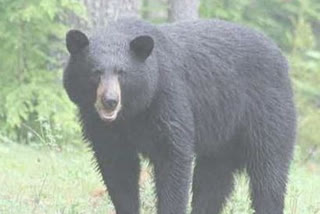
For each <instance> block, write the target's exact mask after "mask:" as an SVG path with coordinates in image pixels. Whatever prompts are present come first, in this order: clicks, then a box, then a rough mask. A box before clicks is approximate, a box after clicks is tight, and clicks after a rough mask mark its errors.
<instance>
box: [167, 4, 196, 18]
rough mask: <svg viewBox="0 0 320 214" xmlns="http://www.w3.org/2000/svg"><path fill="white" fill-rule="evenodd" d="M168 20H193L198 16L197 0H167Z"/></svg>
mask: <svg viewBox="0 0 320 214" xmlns="http://www.w3.org/2000/svg"><path fill="white" fill-rule="evenodd" d="M168 3H169V8H168V19H169V21H170V22H175V21H181V20H194V19H197V18H198V7H199V0H168Z"/></svg>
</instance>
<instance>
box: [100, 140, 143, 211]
mask: <svg viewBox="0 0 320 214" xmlns="http://www.w3.org/2000/svg"><path fill="white" fill-rule="evenodd" d="M108 143H109V144H111V143H110V142H103V144H100V145H99V146H97V145H95V147H94V150H95V156H96V158H97V162H98V166H99V169H100V172H101V174H102V177H103V180H104V183H105V184H106V186H107V189H108V193H109V195H110V198H111V200H112V202H113V205H114V207H115V210H116V213H117V214H139V186H138V181H139V172H140V163H139V157H138V154H137V153H136V151H135V150H134V149H131V148H130V146H128V145H123V144H121V143H119V142H116V143H112V145H108V146H107V144H108Z"/></svg>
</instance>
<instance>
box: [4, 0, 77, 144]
mask: <svg viewBox="0 0 320 214" xmlns="http://www.w3.org/2000/svg"><path fill="white" fill-rule="evenodd" d="M70 9H72V10H73V11H75V12H76V13H79V14H80V13H81V12H82V11H83V8H82V7H81V5H79V4H78V3H77V2H75V1H72V0H41V1H38V0H28V1H20V0H1V3H0V42H1V44H2V46H1V49H0V59H1V64H0V73H1V79H0V85H1V91H0V100H1V102H0V134H1V135H5V136H9V138H11V139H14V140H17V141H19V142H28V141H29V140H35V138H38V137H39V136H40V135H39V133H40V134H41V130H42V128H41V127H42V125H43V124H50V127H51V131H52V132H57V136H58V133H60V135H63V136H64V137H65V140H71V139H72V137H73V134H74V132H75V131H76V132H77V131H78V130H79V127H78V126H77V125H76V123H75V122H74V121H75V119H74V108H73V106H72V105H71V103H70V102H69V101H68V99H67V97H66V95H65V93H64V91H63V90H62V87H61V76H62V75H61V73H62V71H61V68H62V65H61V64H62V63H61V62H62V61H61V56H62V54H63V49H64V47H63V42H62V39H63V37H64V34H65V32H66V30H67V28H66V26H65V25H63V24H62V19H63V18H64V17H65V16H66V11H67V10H70ZM36 133H38V136H37V135H36ZM37 140H38V139H37Z"/></svg>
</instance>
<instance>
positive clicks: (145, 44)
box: [130, 35, 154, 61]
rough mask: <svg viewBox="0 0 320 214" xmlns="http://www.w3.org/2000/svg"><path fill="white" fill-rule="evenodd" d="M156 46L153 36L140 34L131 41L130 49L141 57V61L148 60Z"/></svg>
mask: <svg viewBox="0 0 320 214" xmlns="http://www.w3.org/2000/svg"><path fill="white" fill-rule="evenodd" d="M153 47H154V41H153V39H152V37H151V36H147V35H144V36H138V37H136V38H134V39H133V40H132V41H131V42H130V50H131V51H133V53H134V54H135V55H136V56H137V57H138V59H140V60H141V61H144V60H146V59H147V58H148V57H149V56H150V54H151V52H152V50H153Z"/></svg>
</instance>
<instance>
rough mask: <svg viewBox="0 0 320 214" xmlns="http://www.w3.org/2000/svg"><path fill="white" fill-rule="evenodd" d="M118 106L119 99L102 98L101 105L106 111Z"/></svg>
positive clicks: (114, 97)
mask: <svg viewBox="0 0 320 214" xmlns="http://www.w3.org/2000/svg"><path fill="white" fill-rule="evenodd" d="M118 104H119V98H118V97H116V96H107V95H105V96H102V105H103V106H104V107H105V108H106V110H108V111H113V110H115V109H116V107H117V106H118Z"/></svg>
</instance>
